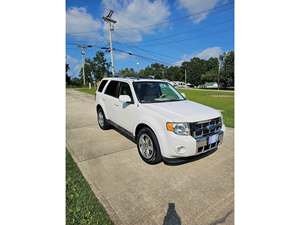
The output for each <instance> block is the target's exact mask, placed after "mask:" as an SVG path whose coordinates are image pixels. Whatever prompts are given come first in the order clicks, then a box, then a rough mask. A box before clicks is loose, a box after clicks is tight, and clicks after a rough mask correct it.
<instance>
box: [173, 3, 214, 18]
mask: <svg viewBox="0 0 300 225" xmlns="http://www.w3.org/2000/svg"><path fill="white" fill-rule="evenodd" d="M217 3H218V0H178V4H179V6H180V7H182V8H184V9H186V10H187V11H188V13H189V14H190V15H191V17H192V19H193V20H194V22H195V23H199V22H201V21H202V20H204V19H205V18H206V17H207V15H208V14H209V10H211V9H213V8H214V7H215V6H216V5H217ZM202 11H203V13H198V12H202ZM195 14H196V15H195Z"/></svg>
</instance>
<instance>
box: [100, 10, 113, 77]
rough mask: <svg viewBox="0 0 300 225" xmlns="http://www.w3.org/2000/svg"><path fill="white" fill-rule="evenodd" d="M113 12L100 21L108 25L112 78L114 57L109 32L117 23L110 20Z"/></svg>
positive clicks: (110, 11)
mask: <svg viewBox="0 0 300 225" xmlns="http://www.w3.org/2000/svg"><path fill="white" fill-rule="evenodd" d="M113 13H114V11H112V10H109V12H108V14H107V15H106V16H103V17H102V19H103V20H104V21H105V22H106V23H108V32H109V51H110V58H111V72H112V76H113V77H114V76H115V66H114V55H113V47H112V34H111V32H112V31H113V30H114V28H113V25H114V24H115V23H117V21H116V20H113V19H112V18H111V16H112V14H113Z"/></svg>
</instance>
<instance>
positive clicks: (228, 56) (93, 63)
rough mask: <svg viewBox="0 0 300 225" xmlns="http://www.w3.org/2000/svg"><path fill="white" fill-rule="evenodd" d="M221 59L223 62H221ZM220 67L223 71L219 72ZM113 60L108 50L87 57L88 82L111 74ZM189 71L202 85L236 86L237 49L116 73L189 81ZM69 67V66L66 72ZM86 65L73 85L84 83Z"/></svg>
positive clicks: (86, 74) (192, 77)
mask: <svg viewBox="0 0 300 225" xmlns="http://www.w3.org/2000/svg"><path fill="white" fill-rule="evenodd" d="M219 62H221V65H219ZM219 66H220V71H219ZM109 69H110V63H108V62H107V61H106V59H105V57H104V53H103V52H101V51H98V52H97V53H96V56H95V57H94V58H92V59H91V58H87V59H86V63H85V78H86V83H89V82H91V83H93V82H94V81H98V80H101V79H102V78H103V77H107V76H111V72H110V71H109ZM185 71H186V74H187V83H190V84H192V85H195V86H198V85H202V84H204V83H205V82H219V84H220V86H221V87H223V88H228V87H234V51H230V52H227V53H224V54H223V55H221V56H220V58H219V59H218V58H210V59H208V60H204V59H200V58H198V57H194V58H192V59H191V60H189V61H184V62H182V64H181V65H178V66H176V65H173V66H165V65H163V64H160V63H153V64H151V65H149V66H147V67H146V68H144V69H141V70H140V71H135V70H134V69H133V68H124V69H121V70H120V71H118V72H117V73H116V74H117V75H118V76H121V77H151V78H155V79H166V80H170V81H183V82H184V80H185ZM67 72H68V68H67V66H66V74H67ZM82 80H83V73H82V68H81V70H80V72H79V78H72V79H70V78H68V77H67V78H66V81H67V82H68V81H69V84H72V83H73V85H74V83H78V84H79V85H81V84H82Z"/></svg>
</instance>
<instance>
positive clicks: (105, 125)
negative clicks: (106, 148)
mask: <svg viewBox="0 0 300 225" xmlns="http://www.w3.org/2000/svg"><path fill="white" fill-rule="evenodd" d="M97 121H98V125H99V127H100V128H101V129H102V130H107V129H109V128H110V125H109V124H108V122H107V120H106V117H105V114H104V112H103V110H102V108H99V109H98V111H97Z"/></svg>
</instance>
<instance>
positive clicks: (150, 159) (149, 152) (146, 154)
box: [137, 127, 162, 164]
mask: <svg viewBox="0 0 300 225" xmlns="http://www.w3.org/2000/svg"><path fill="white" fill-rule="evenodd" d="M137 147H138V151H139V154H140V157H141V158H142V159H143V160H144V161H145V162H146V163H149V164H156V163H159V162H161V161H162V156H161V153H160V148H159V144H158V141H157V138H156V136H155V134H154V132H153V131H152V130H151V129H150V128H148V127H145V128H142V129H141V130H140V131H139V132H138V135H137Z"/></svg>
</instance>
